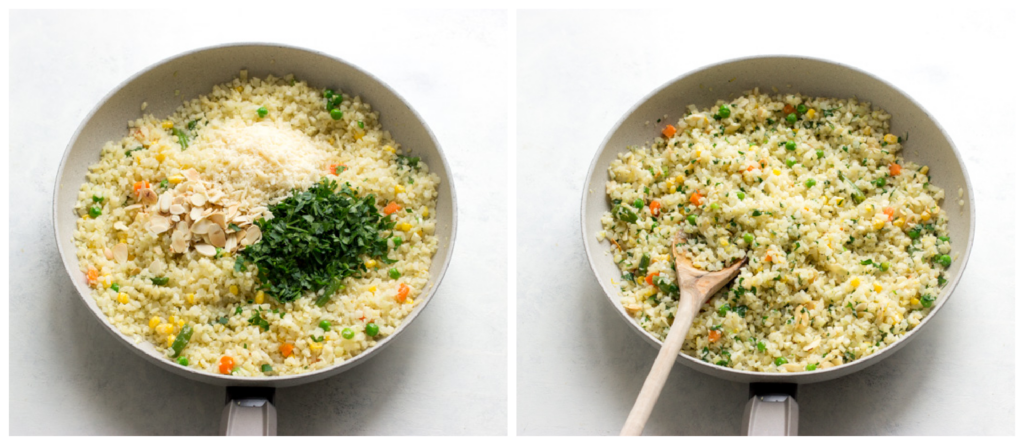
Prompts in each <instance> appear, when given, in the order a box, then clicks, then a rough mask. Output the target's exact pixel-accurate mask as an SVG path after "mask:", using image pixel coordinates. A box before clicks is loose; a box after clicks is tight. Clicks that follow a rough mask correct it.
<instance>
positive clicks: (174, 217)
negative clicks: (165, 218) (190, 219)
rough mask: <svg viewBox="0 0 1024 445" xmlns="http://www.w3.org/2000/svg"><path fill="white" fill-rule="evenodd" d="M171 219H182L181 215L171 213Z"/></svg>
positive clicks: (176, 220) (175, 220)
mask: <svg viewBox="0 0 1024 445" xmlns="http://www.w3.org/2000/svg"><path fill="white" fill-rule="evenodd" d="M171 221H174V222H178V221H181V215H171Z"/></svg>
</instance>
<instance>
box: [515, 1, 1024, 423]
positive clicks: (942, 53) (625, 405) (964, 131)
mask: <svg viewBox="0 0 1024 445" xmlns="http://www.w3.org/2000/svg"><path fill="white" fill-rule="evenodd" d="M730 7H732V6H730ZM710 8H711V9H707V10H701V9H700V7H693V8H689V9H687V10H683V11H654V12H634V11H596V12H595V11H571V12H562V11H528V12H520V13H519V14H518V18H517V27H518V30H517V51H518V62H517V63H518V64H517V70H518V73H517V76H518V77H517V90H518V97H517V106H518V108H517V123H516V128H517V144H518V146H517V155H518V160H517V164H518V169H517V183H518V184H517V196H516V198H517V207H518V208H517V235H516V236H517V239H516V242H517V245H518V250H517V287H518V289H517V291H518V293H519V296H518V301H517V304H518V310H517V313H516V317H517V323H518V328H517V357H518V358H517V403H518V407H517V425H516V431H517V432H518V433H519V434H524V435H541V434H543V435H562V434H588V435H598V434H602V435H603V434H618V432H619V430H620V428H622V424H623V422H624V421H625V419H626V416H627V414H628V412H629V409H630V408H631V407H632V404H633V401H634V400H635V398H636V395H637V394H638V393H639V391H640V387H641V386H642V384H643V381H644V379H645V378H646V376H647V372H648V371H649V370H650V366H651V364H652V363H653V362H654V358H655V356H656V355H657V350H656V349H655V348H653V347H651V346H650V345H649V344H647V343H646V342H645V341H644V340H643V339H642V338H641V337H640V336H639V335H637V334H636V333H634V332H631V331H632V328H631V327H629V326H627V325H626V324H625V323H623V321H622V320H621V319H620V318H619V317H618V316H617V315H616V314H615V313H614V312H613V309H612V306H611V305H610V304H609V302H608V301H607V298H606V297H605V295H604V293H603V291H602V290H601V288H600V287H599V286H598V285H597V283H596V281H595V278H594V276H593V274H592V273H591V270H590V268H589V266H588V264H587V258H586V254H585V252H584V250H583V245H582V243H581V238H580V237H581V235H580V223H579V212H580V199H581V196H582V188H583V181H584V178H585V176H586V172H587V168H588V166H589V164H590V161H591V159H592V158H593V156H594V154H595V153H596V150H597V148H598V146H599V144H600V142H601V141H602V140H603V138H604V137H605V135H606V134H607V133H608V131H609V130H610V129H611V128H612V126H613V125H614V124H615V122H616V121H617V120H618V119H619V118H620V117H621V115H622V114H623V113H625V112H626V111H627V110H628V109H629V107H631V106H632V105H633V104H634V103H636V102H637V101H638V100H640V99H641V98H642V97H643V96H645V95H646V94H648V93H649V92H650V91H652V90H654V89H655V88H657V87H658V86H660V85H661V84H663V83H665V82H667V81H669V80H671V79H673V78H675V77H677V76H679V75H681V74H683V73H685V72H687V71H690V70H693V69H695V68H698V67H701V66H704V65H706V64H710V63H714V62H718V61H722V60H725V59H729V58H734V57H741V56H750V55H757V54H798V55H808V56H814V57H820V58H825V59H831V60H836V61H839V62H843V63H846V64H849V65H852V66H854V67H857V68H860V69H862V70H865V71H868V72H871V73H874V74H875V75H877V76H879V77H881V78H883V79H885V80H888V81H890V82H891V83H893V84H895V85H896V86H897V87H898V88H900V89H903V90H904V91H905V92H907V93H908V94H909V95H910V96H911V97H913V98H915V99H916V100H917V101H918V102H919V103H921V104H922V105H923V106H924V107H925V109H927V110H928V111H929V112H931V113H932V114H933V116H934V117H935V118H936V119H937V120H938V121H939V122H941V123H942V125H943V126H944V127H945V129H946V131H947V132H948V133H949V135H950V136H951V137H952V139H953V141H954V142H955V143H956V144H957V146H958V148H959V150H960V153H961V156H962V157H963V158H964V161H965V163H966V165H967V168H968V172H969V174H970V179H971V181H972V183H973V186H974V188H975V197H976V199H977V202H976V203H975V205H976V206H977V207H976V209H977V215H976V216H977V226H976V232H975V234H976V239H975V243H974V249H973V251H972V254H971V259H970V264H969V265H968V268H967V270H966V272H965V273H964V276H963V279H962V281H961V282H960V285H959V286H958V287H957V289H956V292H955V293H954V294H953V295H952V297H951V298H952V301H950V303H949V304H948V306H947V307H946V309H945V310H943V311H942V313H940V314H939V315H938V316H937V317H936V318H935V319H934V320H933V321H932V322H931V323H929V327H928V328H927V330H926V331H925V332H923V333H922V334H921V335H920V336H918V337H917V338H916V340H915V341H913V342H911V343H910V344H909V345H907V346H906V347H905V348H904V349H902V350H901V351H899V352H897V353H896V354H895V355H894V356H892V357H890V358H888V359H886V360H884V361H883V362H881V363H879V364H877V365H875V366H873V367H871V368H868V369H866V370H864V371H862V372H859V373H856V374H853V375H850V376H847V377H844V378H840V379H837V380H832V381H829V382H825V383H819V384H814V385H807V386H803V387H801V388H800V394H799V403H800V433H801V434H803V435H833V434H836V435H862V434H864V435H872V434H908V435H909V434H927V435H947V434H1013V432H1014V427H1013V419H1014V400H1013V393H1014V360H1013V349H1014V329H1013V323H1014V316H1013V314H1014V310H1013V309H1014V301H1013V294H1014V285H1013V282H1012V281H1011V280H1012V277H1013V274H1014V268H1013V265H1014V261H1015V259H1014V256H1015V254H1014V251H1013V250H1012V249H1010V248H1008V247H1009V246H1012V245H1013V241H1014V236H1015V234H1014V226H1013V219H1012V218H1010V217H1007V215H1006V213H1005V210H1004V209H1007V208H1012V207H1013V205H1014V201H1013V199H1012V193H1013V189H1014V178H1013V175H1012V173H1011V170H1010V168H1011V166H1010V164H1011V163H1012V162H1009V161H1008V160H1009V159H1012V156H1013V155H1012V153H1011V151H1012V150H1016V149H1019V144H1016V143H1015V142H1012V141H1015V139H1011V135H1012V129H1013V126H1014V122H1015V121H1014V116H1013V107H1012V105H1010V104H1009V103H1004V102H1007V101H1006V100H1003V99H999V98H1006V92H1007V89H1006V84H1005V83H1002V82H999V80H1000V79H1002V80H1008V79H1009V78H1008V77H1005V76H1000V75H999V73H1008V72H1011V71H1013V70H1011V69H1010V68H1011V62H1010V61H1008V58H1007V57H1006V56H1007V55H1008V54H1010V53H1011V51H1010V47H1009V44H1008V39H1009V38H1010V33H1009V29H1010V26H1009V24H1010V22H1009V19H1010V16H1011V14H1009V13H1008V12H1007V11H1000V10H998V9H991V8H979V10H982V11H984V12H982V13H971V12H968V11H964V10H957V11H955V12H948V13H947V12H940V11H936V10H935V8H928V9H922V8H915V7H908V8H901V7H899V6H898V5H895V4H893V3H889V4H887V6H886V8H885V9H884V11H880V10H878V9H875V8H870V7H856V8H844V9H843V10H842V11H828V10H827V8H826V7H825V6H824V4H822V5H821V6H818V7H816V8H815V10H814V11H813V12H814V13H816V14H818V16H817V17H832V18H831V19H829V20H827V21H825V22H822V21H820V20H817V17H815V16H814V15H812V14H810V13H808V12H807V11H806V10H804V9H802V8H784V9H777V10H776V11H777V12H774V13H773V12H771V11H769V10H766V8H763V7H758V8H752V9H754V10H751V11H750V12H749V13H741V14H739V15H736V16H732V17H737V18H735V19H729V20H721V19H719V18H721V17H724V14H726V12H724V11H721V10H720V9H717V10H716V9H714V8H720V6H717V7H716V6H710ZM734 9H735V10H737V11H738V10H740V9H744V8H742V7H735V8H734ZM755 10H756V11H755ZM772 14H778V16H776V17H773V16H772ZM716 17H717V18H716ZM742 17H745V18H742ZM852 23H855V24H856V32H851V31H849V29H850V27H851V26H853V25H849V24H852ZM766 24H767V25H766ZM1009 102H1012V100H1010V101H1009ZM989 107H995V108H994V109H993V108H989ZM986 109H988V110H987V111H988V112H986ZM894 119H899V116H896V117H894ZM602 191H603V188H599V189H598V190H597V191H595V192H596V193H600V192H602ZM955 194H956V191H955V190H953V191H947V196H951V197H952V196H955ZM951 202H953V200H952V199H949V200H947V204H946V205H947V206H951V205H952V206H953V208H955V204H950V203H951ZM746 401H747V385H746V384H740V383H732V382H728V381H724V380H719V379H716V378H713V377H709V376H706V375H704V374H700V373H698V372H696V371H693V370H690V369H689V368H686V367H684V366H681V365H677V366H675V368H674V369H673V371H672V374H671V375H670V377H669V380H668V383H667V384H666V386H665V390H664V392H663V393H662V395H661V398H660V400H659V402H658V405H657V406H656V407H655V412H654V413H653V415H652V416H651V419H650V421H649V422H648V424H647V429H646V430H645V433H646V434H653V435H662V434H677V435H690V434H693V435H719V434H737V433H738V432H739V430H740V422H741V416H742V413H743V406H744V404H745V403H746Z"/></svg>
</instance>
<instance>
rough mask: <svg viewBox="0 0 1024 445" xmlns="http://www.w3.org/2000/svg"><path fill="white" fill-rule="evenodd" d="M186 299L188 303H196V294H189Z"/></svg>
mask: <svg viewBox="0 0 1024 445" xmlns="http://www.w3.org/2000/svg"><path fill="white" fill-rule="evenodd" d="M185 301H188V304H196V294H188V296H186V297H185Z"/></svg>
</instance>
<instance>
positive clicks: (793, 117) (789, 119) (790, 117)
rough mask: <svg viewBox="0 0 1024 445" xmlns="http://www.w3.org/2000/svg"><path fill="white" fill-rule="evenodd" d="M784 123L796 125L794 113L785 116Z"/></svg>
mask: <svg viewBox="0 0 1024 445" xmlns="http://www.w3.org/2000/svg"><path fill="white" fill-rule="evenodd" d="M786 122H789V123H791V124H793V123H796V114H795V113H789V115H788V116H786Z"/></svg>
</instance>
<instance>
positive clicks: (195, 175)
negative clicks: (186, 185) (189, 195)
mask: <svg viewBox="0 0 1024 445" xmlns="http://www.w3.org/2000/svg"><path fill="white" fill-rule="evenodd" d="M182 174H183V175H184V176H185V179H188V180H189V181H198V180H199V172H197V171H196V169H194V168H190V169H188V170H185V171H184V172H182Z"/></svg>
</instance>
